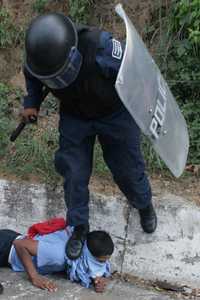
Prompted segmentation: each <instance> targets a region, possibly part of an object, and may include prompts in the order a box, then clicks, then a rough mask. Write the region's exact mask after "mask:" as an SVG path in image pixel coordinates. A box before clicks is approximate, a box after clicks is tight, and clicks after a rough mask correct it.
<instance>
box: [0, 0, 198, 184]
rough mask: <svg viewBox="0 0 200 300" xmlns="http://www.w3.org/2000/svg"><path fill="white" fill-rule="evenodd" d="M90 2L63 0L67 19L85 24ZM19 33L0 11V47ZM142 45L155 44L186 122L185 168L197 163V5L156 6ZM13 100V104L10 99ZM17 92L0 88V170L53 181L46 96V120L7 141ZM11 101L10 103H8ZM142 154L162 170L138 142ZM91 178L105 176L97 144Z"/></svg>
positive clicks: (191, 0) (183, 0) (37, 6)
mask: <svg viewBox="0 0 200 300" xmlns="http://www.w3.org/2000/svg"><path fill="white" fill-rule="evenodd" d="M47 1H48V0H36V1H35V2H34V5H33V9H34V10H35V11H36V12H38V13H42V12H43V11H44V10H45V5H46V3H47ZM91 5H92V1H89V0H74V1H71V0H69V8H70V15H71V17H72V18H73V19H74V20H75V21H76V22H82V23H87V22H88V16H89V13H88V12H89V8H90V7H91ZM21 33H22V31H20V30H19V28H15V27H14V25H13V23H12V19H11V17H10V15H9V13H8V11H6V10H5V9H0V48H10V47H13V46H15V45H16V44H17V43H18V41H20V39H19V37H20V34H21ZM145 33H146V35H145V38H146V42H148V41H149V46H150V47H152V43H153V45H154V47H155V45H158V48H157V49H156V51H155V49H153V50H154V51H153V53H154V57H155V59H156V61H157V63H158V65H159V66H160V69H161V70H162V73H163V74H164V76H165V78H166V79H167V81H168V83H169V84H170V87H171V89H172V91H173V94H174V95H175V97H176V99H177V101H178V102H179V105H180V107H181V109H182V111H183V114H184V115H185V117H186V120H187V123H188V128H189V134H190V145H191V146H190V153H189V158H188V163H189V164H193V165H199V162H200V101H199V98H200V90H199V82H200V64H199V61H200V3H199V0H172V2H171V5H170V7H168V8H166V7H161V6H158V7H157V9H156V10H155V14H154V16H153V18H152V23H151V24H148V28H147V29H146V32H145ZM13 98H14V100H13ZM20 98H21V92H20V91H16V90H15V91H13V90H12V89H11V88H10V87H9V86H8V85H5V84H2V83H0V108H1V109H0V161H1V165H0V170H1V172H6V173H11V174H15V175H17V176H20V177H21V178H27V177H29V176H31V177H32V176H37V178H39V179H41V180H42V181H45V182H47V181H50V182H53V181H57V180H58V175H57V174H56V173H55V171H54V165H53V155H54V152H55V150H56V148H57V146H58V132H57V126H55V125H53V126H52V124H51V120H52V119H53V118H54V116H55V114H56V113H57V104H56V102H55V99H54V98H52V97H49V98H48V101H45V104H44V105H43V110H44V111H47V110H48V118H44V117H41V118H40V120H39V124H38V127H37V126H35V125H29V126H27V128H26V129H25V130H24V132H23V133H22V134H21V136H20V137H19V138H18V139H17V141H16V143H14V144H13V143H11V142H10V141H9V136H10V133H11V132H12V130H13V129H14V128H15V127H16V125H17V121H16V116H15V110H16V107H18V108H19V107H20V106H21V104H20ZM10 99H12V101H11V100H10ZM143 151H144V155H145V159H146V161H147V166H148V169H150V170H153V171H157V170H161V169H162V170H163V171H165V170H166V168H165V166H164V164H163V162H162V161H161V160H160V159H159V158H158V156H157V155H156V154H155V152H154V150H153V149H152V146H151V145H150V144H149V142H148V141H147V140H146V138H143ZM94 165H95V173H96V174H99V175H103V176H105V175H107V174H108V173H109V171H108V168H107V167H106V165H105V163H104V161H103V158H102V152H101V148H100V146H99V144H98V143H97V144H96V146H95V155H94Z"/></svg>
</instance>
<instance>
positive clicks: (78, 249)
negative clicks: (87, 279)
mask: <svg viewBox="0 0 200 300" xmlns="http://www.w3.org/2000/svg"><path fill="white" fill-rule="evenodd" d="M88 232H89V225H88V224H82V225H78V226H75V228H74V231H73V233H72V236H71V237H70V238H69V240H68V242H67V245H66V249H65V252H66V255H67V256H68V257H69V259H77V258H79V256H80V255H81V253H82V249H83V245H84V242H85V240H86V237H87V234H88Z"/></svg>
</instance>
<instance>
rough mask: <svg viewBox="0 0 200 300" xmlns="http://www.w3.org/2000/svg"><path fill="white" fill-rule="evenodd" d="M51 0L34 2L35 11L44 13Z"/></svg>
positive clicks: (36, 0)
mask: <svg viewBox="0 0 200 300" xmlns="http://www.w3.org/2000/svg"><path fill="white" fill-rule="evenodd" d="M48 1H49V0H35V2H34V3H33V11H35V12H37V13H38V14H42V13H43V12H44V11H45V6H46V4H47V3H48Z"/></svg>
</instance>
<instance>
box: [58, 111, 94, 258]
mask: <svg viewBox="0 0 200 300" xmlns="http://www.w3.org/2000/svg"><path fill="white" fill-rule="evenodd" d="M59 131H60V147H59V149H58V151H57V152H56V154H55V166H56V169H57V171H58V172H59V173H60V174H61V175H62V176H63V177H64V194H65V202H66V206H67V221H68V223H69V225H71V226H75V230H74V234H73V236H72V238H71V239H70V240H69V242H68V245H67V255H68V256H69V257H70V258H72V259H73V258H74V259H75V258H77V257H78V256H79V255H80V254H81V250H82V245H83V242H84V240H85V237H86V234H87V232H88V230H89V225H88V220H89V207H88V202H89V191H88V184H89V179H90V175H91V171H92V157H93V147H94V141H95V136H94V135H92V131H91V125H90V123H89V122H85V121H82V120H79V119H77V118H73V117H71V116H68V115H64V114H62V115H61V118H60V125H59Z"/></svg>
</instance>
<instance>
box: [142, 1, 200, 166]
mask: <svg viewBox="0 0 200 300" xmlns="http://www.w3.org/2000/svg"><path fill="white" fill-rule="evenodd" d="M199 17H200V2H199V0H174V1H172V3H171V6H170V8H168V9H166V8H165V9H164V8H163V7H160V6H159V7H158V9H157V11H156V12H155V15H154V17H153V19H152V24H151V25H150V26H148V28H147V30H146V38H147V39H148V40H149V41H150V42H151V43H152V41H153V42H154V43H155V41H156V37H155V33H157V45H158V49H157V51H156V55H155V59H156V61H157V63H158V64H159V66H160V69H161V70H162V73H163V74H164V76H165V78H166V79H167V82H168V83H169V84H170V87H171V89H172V91H173V94H174V95H175V97H176V99H177V101H178V103H179V105H180V107H181V110H182V112H183V114H184V116H185V118H186V121H187V124H188V128H189V135H190V152H189V157H188V163H189V164H199V162H200V151H199V150H200V101H199V100H200V89H199V82H200V64H199V61H200V18H199ZM151 43H149V45H150V46H152V44H151ZM148 149H149V146H148ZM145 151H148V150H147V149H145ZM149 151H150V150H149ZM150 152H151V151H150ZM147 160H148V157H147ZM155 161H156V160H155ZM158 162H159V161H158ZM156 165H157V167H159V166H158V164H156ZM159 165H160V162H159Z"/></svg>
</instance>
